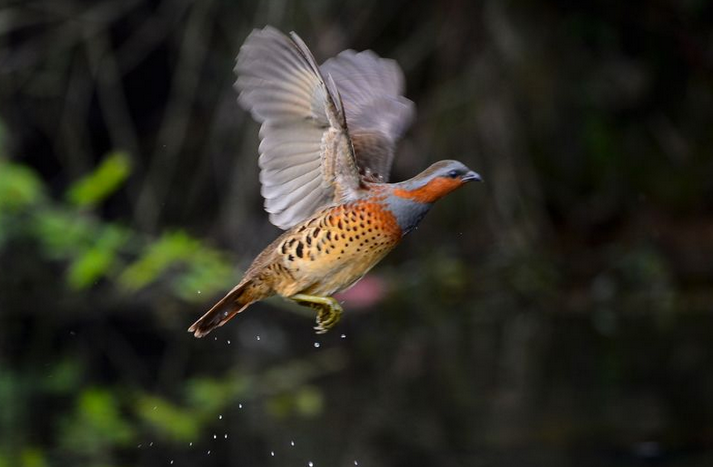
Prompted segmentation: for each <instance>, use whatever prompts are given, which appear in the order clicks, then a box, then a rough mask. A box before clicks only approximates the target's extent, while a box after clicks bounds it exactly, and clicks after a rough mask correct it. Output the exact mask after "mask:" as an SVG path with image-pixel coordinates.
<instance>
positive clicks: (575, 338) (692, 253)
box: [0, 0, 713, 467]
mask: <svg viewBox="0 0 713 467" xmlns="http://www.w3.org/2000/svg"><path fill="white" fill-rule="evenodd" d="M265 24H271V25H274V26H276V27H278V28H280V29H282V30H283V31H289V30H295V31H297V32H298V33H299V34H300V35H301V36H302V38H303V39H304V40H305V41H306V42H307V44H308V45H310V47H311V48H312V50H313V52H314V54H315V55H316V57H317V59H318V61H320V62H321V61H323V60H324V59H326V58H328V57H329V56H331V55H333V54H335V53H337V52H339V51H341V50H343V49H345V48H354V49H356V50H363V49H372V50H374V51H376V52H377V53H378V54H380V55H382V56H385V57H390V58H395V59H396V60H398V62H399V63H400V64H401V66H402V67H403V69H404V73H405V75H406V81H407V93H406V94H407V96H408V97H409V98H411V99H412V100H414V101H415V102H416V105H417V108H418V118H417V120H416V122H415V124H414V125H413V127H412V128H411V129H410V131H409V133H408V134H407V136H406V138H405V140H404V141H403V142H402V143H401V145H400V149H399V154H398V157H397V160H396V163H395V168H394V174H393V179H395V180H402V179H405V178H409V177H411V176H413V175H414V174H416V173H418V172H419V171H420V170H422V169H423V168H425V167H427V166H428V165H429V164H430V163H432V162H434V161H436V160H439V159H459V160H461V161H463V162H464V163H465V164H467V165H468V166H469V167H471V168H473V169H475V170H476V171H478V172H479V173H480V174H481V175H482V176H483V178H484V179H485V183H483V184H478V185H469V186H467V187H465V188H464V189H462V190H460V191H459V192H457V193H455V194H453V195H451V196H449V197H448V198H446V199H445V200H443V201H441V202H440V203H439V204H438V205H437V206H436V207H435V208H434V209H433V210H432V212H431V213H430V214H429V216H428V217H427V218H426V219H425V220H424V222H423V223H422V224H421V226H420V227H419V229H418V230H417V231H416V232H414V233H413V234H412V235H410V236H409V237H408V238H407V239H405V241H404V242H403V244H402V245H401V246H400V247H399V248H398V249H397V250H396V251H395V252H394V253H392V254H391V255H390V256H389V257H388V258H387V259H386V260H385V261H384V262H383V263H382V264H381V265H379V266H378V267H377V268H376V269H375V271H374V272H373V273H371V274H370V275H369V276H368V278H367V279H365V280H364V281H363V282H362V283H360V285H359V286H357V287H355V288H354V289H352V290H351V291H350V293H349V294H348V295H347V296H345V297H344V300H345V308H346V313H345V317H344V319H343V321H342V322H341V323H340V324H339V326H338V327H337V328H336V329H334V330H333V331H331V332H330V333H328V334H326V335H325V336H315V335H314V333H313V332H312V330H311V327H312V318H313V317H312V316H311V315H310V314H309V313H305V311H304V310H302V309H296V308H294V307H292V306H290V305H288V304H286V303H285V302H282V301H280V300H271V301H268V302H267V303H262V304H257V305H255V306H253V307H251V308H250V309H249V310H248V311H247V312H245V313H244V314H242V315H241V316H239V317H238V318H236V319H235V320H233V321H232V322H230V324H229V325H228V326H225V327H223V328H220V329H219V330H217V331H215V332H214V333H212V334H210V336H209V337H208V338H206V339H202V340H197V339H194V338H193V337H192V336H191V335H189V334H188V333H186V332H185V330H186V328H187V327H188V326H189V325H190V323H192V322H193V320H194V319H196V318H197V317H198V316H200V315H201V314H202V313H203V312H204V311H205V310H206V308H207V307H209V306H210V305H211V303H212V301H213V300H214V299H217V298H219V297H220V296H221V294H222V293H224V292H225V291H226V290H228V289H229V288H230V287H231V286H232V285H233V284H234V283H235V282H237V281H238V280H239V278H240V271H241V270H242V268H244V267H245V266H247V264H249V261H250V260H251V259H252V257H253V256H254V255H255V254H256V253H257V252H259V251H260V250H261V249H262V248H263V247H264V246H265V245H266V244H268V243H269V241H270V240H271V239H272V238H274V237H276V236H277V235H278V233H279V231H278V229H276V228H275V227H273V226H272V225H270V224H269V222H268V220H267V215H266V214H265V213H264V212H263V210H262V199H261V197H260V194H259V184H258V178H257V174H258V168H257V144H258V138H257V125H256V124H255V123H254V122H252V120H251V119H250V118H249V116H248V115H247V114H246V113H245V112H244V111H242V110H241V109H239V108H238V106H237V104H236V94H235V91H234V90H233V89H232V82H233V81H234V75H233V72H232V68H233V65H234V58H235V55H236V53H237V51H238V49H239V46H240V44H241V43H242V41H243V40H244V39H245V37H246V36H247V34H248V33H249V31H250V30H251V29H253V28H256V27H263V26H264V25H265ZM0 120H1V122H2V123H1V125H0V127H1V128H2V131H1V132H0V466H2V467H5V466H8V467H9V466H23V467H44V466H55V465H58V466H64V465H67V466H79V465H81V466H97V467H99V466H102V467H104V466H149V465H150V466H160V465H175V466H193V465H202V466H213V465H215V466H218V465H221V466H224V465H235V466H288V465H294V466H307V465H310V464H308V463H309V462H312V463H313V464H314V466H316V467H322V466H354V465H357V464H358V465H359V466H369V467H380V466H443V467H451V466H453V467H455V466H629V465H634V466H637V465H657V466H661V465H663V466H706V465H713V371H711V370H712V369H713V340H712V339H711V336H712V335H713V281H712V279H713V157H711V147H712V146H713V4H711V2H708V1H704V0H684V1H675V0H669V1H665V0H659V1H649V2H636V1H631V2H626V1H601V2H588V1H585V2H567V1H560V2H536V1H525V0H523V1H515V0H512V1H499V0H489V1H482V2H481V1H473V2H468V1H457V0H453V1H438V2H433V1H420V0H419V1H394V2H387V1H373V0H348V1H346V2H339V3H338V2H327V1H303V2H292V1H287V0H285V1H264V2H249V1H229V0H206V1H201V2H190V1H187V0H156V1H146V0H128V1H95V2H94V1H78V0H75V1H71V0H64V1H50V0H46V1H26V2H16V3H12V2H11V3H8V2H7V0H5V1H4V2H3V3H2V7H1V8H0ZM292 442H294V446H293V445H292ZM273 454H274V455H273Z"/></svg>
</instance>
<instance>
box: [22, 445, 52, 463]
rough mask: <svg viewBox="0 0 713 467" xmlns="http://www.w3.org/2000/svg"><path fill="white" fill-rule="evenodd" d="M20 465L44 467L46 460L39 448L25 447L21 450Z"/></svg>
mask: <svg viewBox="0 0 713 467" xmlns="http://www.w3.org/2000/svg"><path fill="white" fill-rule="evenodd" d="M20 465H22V467H45V466H46V465H47V460H46V459H45V457H44V455H43V454H42V451H41V450H40V449H39V448H35V447H33V448H26V449H25V450H23V451H22V461H21V463H20Z"/></svg>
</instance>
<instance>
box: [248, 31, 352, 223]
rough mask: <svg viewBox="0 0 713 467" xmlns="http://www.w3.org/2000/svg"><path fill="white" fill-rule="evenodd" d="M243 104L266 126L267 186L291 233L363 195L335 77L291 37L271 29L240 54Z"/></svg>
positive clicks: (269, 206)
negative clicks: (338, 204) (311, 218)
mask: <svg viewBox="0 0 713 467" xmlns="http://www.w3.org/2000/svg"><path fill="white" fill-rule="evenodd" d="M235 72H236V73H237V75H238V79H237V81H236V82H235V86H236V88H237V89H238V91H239V92H240V95H239V97H238V102H239V103H240V105H242V107H243V108H245V109H246V110H249V111H250V112H251V113H252V115H253V118H255V120H257V121H258V122H260V123H261V124H262V126H261V127H260V139H261V142H260V159H259V165H260V169H261V171H260V181H261V183H262V195H263V197H264V198H265V210H266V211H267V212H268V213H270V221H271V222H272V223H273V224H275V225H276V226H278V227H280V228H283V229H287V228H289V227H291V226H293V225H295V224H297V223H299V222H300V221H302V220H304V219H305V218H307V217H309V216H310V215H311V214H313V213H314V212H315V211H317V210H319V209H321V208H322V207H324V206H326V205H329V204H331V203H334V202H343V201H346V200H349V199H353V198H355V197H356V196H357V190H358V189H359V184H360V181H359V171H358V167H357V164H356V160H355V157H354V149H353V147H352V142H351V139H350V137H349V133H348V131H347V126H346V118H345V113H344V107H343V104H342V100H341V98H340V96H339V92H338V91H337V88H336V85H335V84H334V81H333V80H332V78H331V77H329V76H328V75H325V76H328V77H327V80H325V79H324V77H323V74H322V72H321V71H320V69H319V67H318V66H317V64H316V62H315V60H314V57H313V56H312V54H311V52H310V51H309V49H308V48H307V46H306V45H305V44H304V42H302V40H301V39H300V38H299V37H298V36H297V35H296V34H295V33H292V34H291V36H290V37H288V36H286V35H284V34H282V33H281V32H280V31H278V30H276V29H274V28H272V27H270V26H267V27H265V28H264V29H261V30H257V29H256V30H254V31H253V32H252V33H251V34H250V35H249V36H248V38H247V39H246V40H245V43H244V44H243V46H242V47H241V48H240V53H239V54H238V59H237V65H236V66H235Z"/></svg>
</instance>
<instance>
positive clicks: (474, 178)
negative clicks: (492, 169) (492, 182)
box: [461, 170, 483, 182]
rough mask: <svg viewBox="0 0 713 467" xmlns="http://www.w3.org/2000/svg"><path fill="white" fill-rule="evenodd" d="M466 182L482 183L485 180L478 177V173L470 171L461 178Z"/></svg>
mask: <svg viewBox="0 0 713 467" xmlns="http://www.w3.org/2000/svg"><path fill="white" fill-rule="evenodd" d="M461 180H463V181H464V182H482V181H483V179H482V178H481V177H480V175H478V174H477V173H475V172H473V171H472V170H471V171H469V172H468V173H467V174H465V175H464V176H463V178H461Z"/></svg>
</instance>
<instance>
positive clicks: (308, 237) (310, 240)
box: [305, 235, 312, 245]
mask: <svg viewBox="0 0 713 467" xmlns="http://www.w3.org/2000/svg"><path fill="white" fill-rule="evenodd" d="M305 240H306V241H307V245H311V244H312V237H310V236H309V235H307V238H305Z"/></svg>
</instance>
